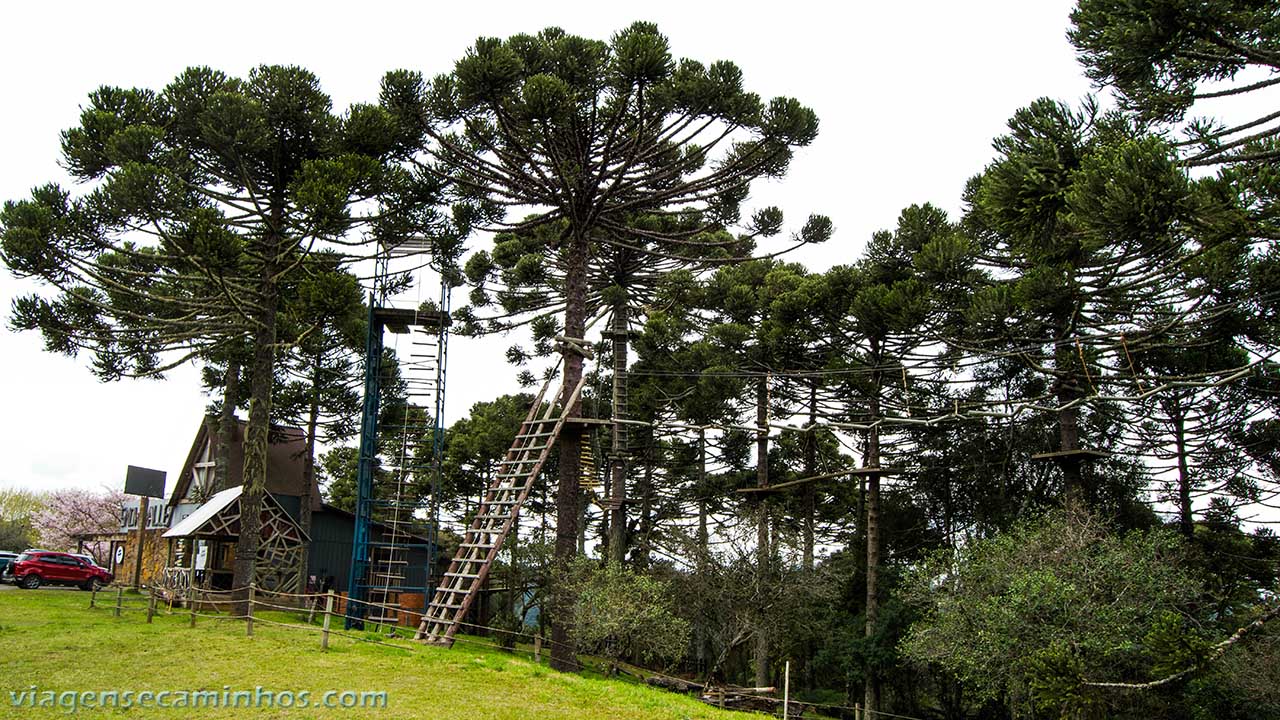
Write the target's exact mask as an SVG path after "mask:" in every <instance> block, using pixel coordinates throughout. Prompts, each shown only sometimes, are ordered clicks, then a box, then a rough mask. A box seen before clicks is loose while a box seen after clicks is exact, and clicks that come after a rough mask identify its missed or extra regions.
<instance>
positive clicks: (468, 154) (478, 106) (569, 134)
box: [382, 23, 828, 669]
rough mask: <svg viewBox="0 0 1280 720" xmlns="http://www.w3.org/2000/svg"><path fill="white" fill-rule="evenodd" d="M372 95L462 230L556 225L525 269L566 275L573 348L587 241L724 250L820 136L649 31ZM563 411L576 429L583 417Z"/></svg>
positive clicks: (569, 535) (581, 329) (574, 379)
mask: <svg viewBox="0 0 1280 720" xmlns="http://www.w3.org/2000/svg"><path fill="white" fill-rule="evenodd" d="M382 97H383V101H384V103H385V104H386V105H388V106H389V107H392V108H395V109H396V110H397V116H398V118H399V119H400V120H401V125H402V126H404V127H413V128H415V130H416V131H417V132H418V133H419V134H420V140H421V144H422V149H421V154H420V157H419V159H418V164H419V166H420V167H421V168H422V169H424V170H425V171H426V172H428V173H431V174H434V175H436V176H438V177H441V178H447V179H448V180H449V181H450V182H451V183H452V188H453V190H454V192H455V193H457V194H458V195H459V196H460V197H461V198H462V199H464V200H468V201H472V202H473V203H474V207H475V208H476V211H475V213H474V214H473V215H472V216H471V218H470V220H471V221H472V222H473V224H474V226H476V227H480V228H485V229H506V230H511V231H528V230H534V229H537V228H551V227H556V226H557V225H558V228H557V229H558V232H557V233H556V236H555V240H554V244H547V245H545V246H543V247H541V248H539V250H538V251H537V252H536V253H534V254H532V255H530V256H529V259H528V263H530V264H536V263H537V262H539V258H544V259H547V260H551V259H554V258H557V257H558V258H559V259H560V262H562V264H563V272H564V282H563V285H562V286H561V287H560V288H558V290H557V297H558V298H560V297H562V298H563V305H564V316H563V322H562V323H561V327H562V331H563V333H564V335H565V336H566V337H569V338H576V339H582V337H583V335H584V334H585V329H586V322H587V311H588V303H587V293H588V282H589V269H590V265H591V258H592V256H593V252H592V246H593V244H594V243H606V244H609V245H612V246H614V247H619V248H638V249H639V250H640V251H641V253H642V254H643V255H648V256H652V257H658V258H661V257H681V256H685V255H689V254H692V255H694V256H695V257H696V256H700V255H703V254H705V253H704V252H703V251H704V250H705V249H706V248H707V246H717V245H719V246H725V247H728V246H732V245H735V244H736V243H737V240H736V239H733V238H731V239H725V238H723V237H722V236H721V235H720V234H718V233H716V232H715V231H716V230H717V229H718V228H722V227H726V226H731V225H734V224H736V223H738V221H739V219H740V205H741V203H742V202H743V200H744V199H745V198H746V195H747V191H748V188H749V186H750V183H751V182H752V181H753V180H755V179H757V178H762V177H779V176H781V175H783V174H785V172H786V169H787V166H788V164H789V161H790V159H791V154H792V151H793V149H795V148H797V147H801V146H804V145H807V144H809V143H810V142H812V140H813V139H814V137H815V136H816V134H817V125H818V123H817V117H816V116H815V115H814V113H813V112H812V111H811V110H809V109H808V108H805V107H804V106H802V105H800V104H799V103H798V102H796V101H795V100H791V99H787V98H778V99H775V100H773V101H771V102H770V103H768V104H767V105H766V104H765V103H763V102H761V100H760V98H759V97H758V96H757V95H754V94H752V93H749V92H747V91H745V90H744V89H743V87H742V78H741V73H740V72H739V71H738V69H737V68H736V67H735V66H734V65H733V64H732V63H728V62H717V63H714V64H712V65H710V66H706V65H703V64H701V63H698V62H694V61H690V60H684V61H679V62H677V61H675V60H673V59H672V57H671V54H670V51H669V49H668V43H667V40H666V38H665V37H663V36H662V35H661V34H660V33H659V32H658V30H657V28H656V27H655V26H653V25H651V24H647V23H636V24H634V25H632V26H630V27H628V28H627V29H625V30H622V31H621V32H619V33H617V34H616V35H614V37H613V38H612V39H611V40H610V41H609V42H607V43H606V42H601V41H596V40H589V39H586V38H581V37H577V36H573V35H569V34H567V33H565V32H564V31H562V30H560V29H558V28H550V29H547V30H544V31H543V32H541V33H539V34H538V35H536V36H534V35H516V36H513V37H511V38H508V39H507V40H499V39H496V38H481V39H479V40H477V41H476V43H475V45H474V46H473V47H472V49H471V50H470V51H469V52H468V53H467V55H466V56H465V57H463V58H462V59H461V60H459V61H458V62H457V64H456V65H455V67H454V70H453V72H452V73H450V74H448V75H442V76H439V77H437V78H436V79H435V80H434V81H433V82H432V83H430V84H429V85H428V84H427V83H425V82H424V81H423V79H422V77H421V76H420V75H418V74H416V73H411V72H395V73H391V74H389V75H387V76H386V78H385V79H384V82H383V95H382ZM513 206H523V207H528V208H532V209H533V213H534V214H533V215H531V216H527V217H525V218H524V219H523V220H518V221H509V220H507V218H506V217H505V215H506V213H505V209H506V208H508V207H513ZM641 216H666V217H670V218H673V219H689V220H690V221H692V222H693V223H694V226H695V227H694V229H692V230H685V229H681V230H678V231H675V232H663V231H662V230H661V228H659V229H658V230H650V229H648V227H647V226H642V227H636V223H635V220H636V218H638V217H641ZM755 224H756V226H757V228H761V229H770V230H771V229H775V228H776V227H777V226H778V225H779V224H780V217H779V214H778V213H776V212H770V213H765V214H763V215H761V216H758V217H757V219H756V223H755ZM683 225H684V224H683V223H680V222H675V223H672V226H673V227H682V226H683ZM812 225H813V228H812V231H811V233H810V234H811V235H815V236H816V235H825V231H826V229H827V227H828V224H826V223H824V222H817V223H814V224H812ZM691 251H692V252H691ZM552 252H554V255H552V256H551V257H548V254H549V253H552ZM548 264H549V263H548ZM582 365H583V358H582V356H581V355H579V354H577V353H576V352H573V351H572V350H568V349H566V351H565V353H564V383H565V384H564V388H565V389H564V392H565V396H564V397H563V398H562V400H563V401H565V402H566V404H568V403H567V401H568V399H569V394H570V393H571V392H572V391H573V389H574V387H576V386H577V384H578V382H579V380H580V379H581V378H582ZM568 411H569V413H570V415H571V416H577V414H578V413H579V408H578V407H576V406H575V407H570V408H568ZM581 441H582V433H581V429H580V427H579V426H577V425H574V424H571V425H570V426H569V427H568V428H566V431H565V432H563V433H562V434H561V437H560V441H559V445H560V482H559V489H558V490H557V551H556V559H557V562H558V563H559V564H560V565H562V566H563V565H566V564H567V563H568V562H569V561H570V560H571V559H572V557H573V556H574V554H575V551H576V548H575V547H574V540H575V537H576V536H577V527H576V525H577V522H578V503H577V479H578V475H579V467H578V457H579V446H580V443H581ZM572 607H573V602H572V598H570V597H567V596H566V595H565V594H564V593H557V594H556V597H555V598H554V602H553V603H552V607H551V610H552V611H553V615H554V616H555V618H556V621H555V624H554V626H553V637H552V640H553V645H552V657H553V665H554V666H555V667H556V668H558V669H569V668H573V667H576V666H577V663H576V660H575V659H574V657H573V656H574V653H573V646H572V644H571V643H572V638H571V635H570V634H569V628H570V625H571V623H572V616H571V613H572Z"/></svg>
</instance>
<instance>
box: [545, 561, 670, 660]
mask: <svg viewBox="0 0 1280 720" xmlns="http://www.w3.org/2000/svg"><path fill="white" fill-rule="evenodd" d="M561 582H563V583H565V584H566V585H567V586H568V587H569V588H570V589H569V592H570V593H571V595H572V596H573V597H576V598H577V603H576V606H575V613H574V618H575V621H576V622H575V625H574V627H573V635H574V638H575V639H576V640H577V643H578V647H579V648H580V649H581V650H582V651H583V652H588V653H592V654H595V655H599V656H601V657H604V658H607V659H608V660H609V663H610V668H609V669H610V674H612V673H613V672H614V671H616V670H617V666H618V663H619V662H620V661H621V660H623V659H631V660H634V661H636V662H638V663H641V664H645V665H653V664H662V665H667V664H671V663H675V662H678V661H679V660H680V659H681V658H682V657H683V656H684V653H685V649H686V648H687V647H688V644H689V623H688V622H686V621H685V620H682V619H681V618H679V617H677V616H676V614H675V613H674V611H673V610H672V604H671V596H670V591H669V587H668V585H667V583H665V582H662V581H660V580H657V579H655V578H653V577H650V576H648V575H643V574H640V573H637V572H634V571H632V570H628V569H626V568H624V567H622V566H620V565H618V564H616V563H611V564H609V565H606V566H603V567H602V566H600V565H599V564H597V563H596V562H594V561H592V560H589V559H586V558H579V559H577V560H576V561H575V562H574V564H573V565H571V566H570V568H569V570H568V572H566V573H565V574H564V576H563V578H562V580H561Z"/></svg>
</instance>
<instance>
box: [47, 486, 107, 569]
mask: <svg viewBox="0 0 1280 720" xmlns="http://www.w3.org/2000/svg"><path fill="white" fill-rule="evenodd" d="M43 500H44V503H43V505H42V506H41V507H40V509H38V510H36V512H35V514H34V515H33V516H32V524H33V525H34V526H35V531H36V534H37V535H38V536H39V538H40V540H39V542H40V546H41V547H43V548H45V549H48V550H66V551H75V549H76V544H77V537H76V536H78V535H89V534H95V533H114V532H116V531H117V530H118V529H119V527H120V507H121V503H123V502H124V493H122V492H119V491H118V490H105V491H94V490H82V489H79V488H68V489H65V490H54V491H52V492H48V493H45V494H44V496H43ZM84 548H85V549H84V551H85V552H87V553H89V554H90V555H92V556H93V557H94V560H95V561H96V562H97V563H98V564H99V565H102V564H103V563H105V562H107V552H108V551H109V549H110V548H109V546H108V543H106V542H99V541H92V540H88V541H86V542H85V544H84Z"/></svg>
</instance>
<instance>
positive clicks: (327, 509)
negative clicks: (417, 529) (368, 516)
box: [318, 503, 431, 543]
mask: <svg viewBox="0 0 1280 720" xmlns="http://www.w3.org/2000/svg"><path fill="white" fill-rule="evenodd" d="M318 512H322V513H328V514H330V515H337V516H339V517H343V518H346V519H348V520H350V521H351V522H353V523H354V522H355V521H356V516H355V513H353V512H351V511H349V510H343V509H342V508H340V507H338V506H337V505H330V504H329V503H321V508H320V510H319V511H318ZM371 524H372V525H373V527H376V528H378V529H380V530H382V531H383V532H391V526H390V525H386V524H384V523H380V522H378V521H377V520H374V521H373V522H372V523H371ZM400 532H401V533H403V534H404V535H407V536H409V537H411V538H413V539H414V540H417V541H419V542H422V543H430V542H431V540H429V539H427V538H424V537H422V536H421V535H415V534H413V533H411V532H406V531H404V530H401V531H400Z"/></svg>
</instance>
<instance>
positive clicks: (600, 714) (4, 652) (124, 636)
mask: <svg viewBox="0 0 1280 720" xmlns="http://www.w3.org/2000/svg"><path fill="white" fill-rule="evenodd" d="M114 602H115V597H114V593H110V594H108V593H100V594H99V595H98V607H97V608H95V609H92V610H91V609H89V608H88V603H89V594H88V593H84V592H78V591H64V590H37V591H34V592H29V591H19V590H4V591H0V718H9V717H13V718H19V717H31V718H42V717H66V716H67V715H68V714H70V713H69V711H68V710H66V709H63V708H58V707H53V708H39V707H36V708H29V707H20V708H15V707H14V706H13V704H12V700H11V697H10V692H23V691H27V690H29V689H30V686H32V685H35V686H36V689H37V692H38V693H44V692H46V691H52V692H55V693H62V692H65V691H110V690H116V691H121V692H123V691H126V690H134V691H146V690H149V691H153V692H158V691H163V690H170V691H196V690H212V691H217V692H221V691H223V689H224V687H227V686H229V687H230V688H231V689H232V690H233V691H234V690H247V691H253V690H254V689H255V688H256V687H259V686H261V687H262V688H263V689H265V690H269V691H275V692H281V691H292V692H298V691H303V690H307V691H311V693H312V696H313V697H315V696H318V695H320V694H321V693H322V692H324V691H328V690H337V691H346V690H350V691H356V692H366V691H385V692H386V693H387V696H386V697H387V707H385V708H375V709H369V708H365V709H359V710H352V709H340V708H318V707H310V708H307V709H299V708H294V709H282V708H278V707H277V708H253V709H249V708H243V707H240V708H226V707H222V708H200V709H190V708H187V709H182V708H157V707H147V708H141V707H133V708H130V709H128V710H124V709H121V708H93V709H85V708H82V709H80V710H79V712H77V713H76V714H77V715H89V716H97V717H118V716H127V717H131V718H170V717H172V718H186V717H192V716H199V717H201V718H205V717H209V718H245V717H254V718H268V717H270V718H286V717H291V718H311V717H349V718H358V717H359V718H362V717H386V718H396V719H399V718H432V719H433V720H435V719H446V718H460V719H461V718H466V719H468V720H471V719H478V718H495V719H498V718H502V719H507V718H537V719H538V720H551V719H553V718H637V719H639V718H664V719H667V718H722V719H727V718H734V719H735V720H741V718H743V717H746V716H744V715H742V714H739V713H726V712H723V711H719V710H716V709H714V708H711V707H709V706H706V705H704V704H702V703H699V702H697V701H696V700H694V699H692V698H689V697H684V696H681V695H677V694H674V693H669V692H665V691H662V690H656V689H653V688H649V687H646V686H643V685H639V684H636V683H633V682H626V681H622V680H611V679H605V678H602V677H600V676H599V675H598V674H597V673H593V672H591V671H587V672H584V673H582V674H562V673H558V672H555V671H552V670H548V669H547V668H546V667H545V666H540V665H537V664H535V663H534V662H533V660H532V658H531V657H529V656H528V655H527V654H518V653H517V654H513V653H506V652H502V651H499V650H496V649H492V648H487V647H482V646H478V645H475V644H473V643H474V642H488V641H487V640H484V639H480V638H464V641H465V640H470V641H471V642H459V643H458V644H457V645H455V646H454V648H453V649H450V650H445V649H442V648H435V647H426V646H422V645H418V644H416V643H413V642H411V641H408V640H392V641H391V642H392V643H394V644H396V645H397V646H402V647H404V648H407V650H402V649H397V648H391V647H384V646H379V645H374V644H371V643H366V642H361V641H359V640H355V639H352V638H345V637H338V636H334V637H331V638H330V645H329V650H328V651H324V650H321V649H320V636H319V633H318V632H309V631H306V630H297V629H292V628H284V627H277V626H272V625H269V624H267V623H265V622H258V623H255V628H254V637H251V638H250V637H246V636H245V626H244V623H243V622H242V621H239V620H223V621H218V620H211V619H206V618H200V619H199V620H198V621H197V625H196V627H195V628H191V627H188V616H187V615H186V614H185V612H184V611H181V610H176V611H175V614H173V615H165V614H161V615H157V616H156V618H155V622H154V623H153V624H151V625H148V624H146V618H145V615H144V613H143V612H142V611H141V610H142V608H144V607H145V602H144V601H143V599H142V598H141V597H139V596H130V595H126V607H127V608H128V607H132V608H133V611H132V612H129V611H126V612H125V613H124V614H123V615H122V616H121V617H119V618H117V617H114V616H113V614H112V611H111V607H110V606H111V605H112V604H113V603H114ZM262 617H263V618H267V619H272V620H276V621H279V622H291V623H297V622H299V621H298V619H297V616H294V615H288V614H283V613H266V614H264V615H262ZM334 627H335V628H339V627H340V624H339V623H335V624H334ZM369 636H372V635H371V634H370V635H369Z"/></svg>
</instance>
